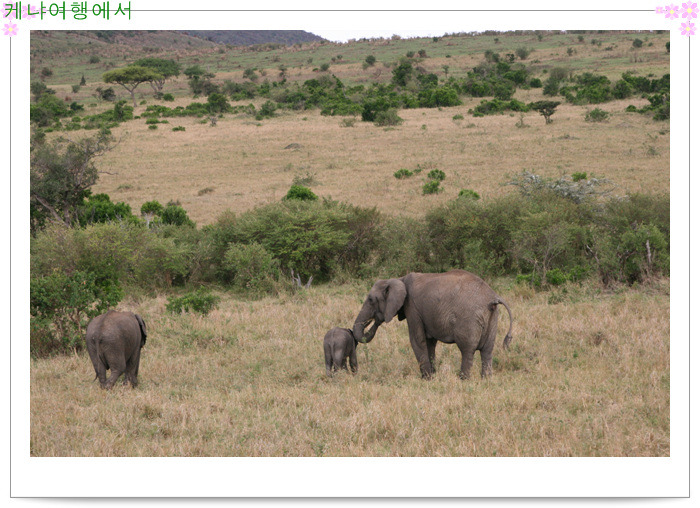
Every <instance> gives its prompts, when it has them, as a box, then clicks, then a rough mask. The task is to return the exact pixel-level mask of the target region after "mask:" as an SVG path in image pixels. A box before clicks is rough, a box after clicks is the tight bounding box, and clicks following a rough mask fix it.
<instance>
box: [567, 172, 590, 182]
mask: <svg viewBox="0 0 700 508" xmlns="http://www.w3.org/2000/svg"><path fill="white" fill-rule="evenodd" d="M571 179H572V180H573V181H574V182H580V181H581V180H587V179H588V173H586V172H577V173H571Z"/></svg>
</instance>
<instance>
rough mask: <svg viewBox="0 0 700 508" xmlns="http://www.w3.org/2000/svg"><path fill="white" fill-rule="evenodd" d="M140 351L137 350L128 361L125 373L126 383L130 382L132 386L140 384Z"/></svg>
mask: <svg viewBox="0 0 700 508" xmlns="http://www.w3.org/2000/svg"><path fill="white" fill-rule="evenodd" d="M139 357H140V351H137V352H136V354H135V355H134V356H132V357H131V358H130V359H129V361H128V362H127V363H126V373H125V374H124V384H127V383H130V384H131V387H132V388H136V385H137V384H138V381H137V376H138V374H139Z"/></svg>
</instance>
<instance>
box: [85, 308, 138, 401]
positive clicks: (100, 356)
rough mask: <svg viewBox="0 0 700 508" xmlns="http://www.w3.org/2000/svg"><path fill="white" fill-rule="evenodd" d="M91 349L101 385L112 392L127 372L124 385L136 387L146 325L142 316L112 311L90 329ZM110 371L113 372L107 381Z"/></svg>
mask: <svg viewBox="0 0 700 508" xmlns="http://www.w3.org/2000/svg"><path fill="white" fill-rule="evenodd" d="M85 341H86V342H87V350H88V354H89V355H90V360H92V366H93V367H94V368H95V374H96V377H97V378H98V379H99V380H100V386H101V387H102V388H106V389H107V390H109V389H110V388H112V387H113V386H114V383H116V382H117V379H118V378H119V376H121V375H122V373H124V384H126V383H127V382H128V383H131V386H132V387H136V376H138V373H139V360H140V358H141V348H142V347H143V345H144V344H145V343H146V324H145V323H144V322H143V319H141V316H139V315H138V314H133V313H131V312H117V311H115V310H110V311H109V312H107V313H106V314H102V315H101V316H97V317H96V318H94V319H93V320H92V321H90V323H89V324H88V327H87V335H86V337H85ZM107 369H109V370H110V371H111V373H110V376H109V379H107Z"/></svg>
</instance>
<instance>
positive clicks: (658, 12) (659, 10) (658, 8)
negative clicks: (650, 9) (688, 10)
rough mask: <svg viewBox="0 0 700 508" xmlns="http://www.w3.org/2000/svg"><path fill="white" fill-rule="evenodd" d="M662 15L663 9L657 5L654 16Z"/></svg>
mask: <svg viewBox="0 0 700 508" xmlns="http://www.w3.org/2000/svg"><path fill="white" fill-rule="evenodd" d="M663 13H664V8H663V6H661V5H659V6H658V7H657V8H656V14H663Z"/></svg>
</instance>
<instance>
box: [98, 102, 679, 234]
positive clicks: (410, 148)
mask: <svg viewBox="0 0 700 508" xmlns="http://www.w3.org/2000/svg"><path fill="white" fill-rule="evenodd" d="M540 96H541V95H540V92H539V91H535V90H531V91H528V92H523V91H520V92H519V95H518V98H519V99H521V100H539V99H538V97H540ZM643 102H644V101H643V100H641V99H637V100H626V101H619V102H613V103H607V104H604V105H602V106H601V107H602V109H605V110H606V111H609V112H611V114H612V115H611V119H610V120H609V121H607V122H603V123H590V122H586V121H585V120H584V116H585V113H586V110H587V108H586V107H582V106H571V105H567V104H562V105H561V106H559V108H558V109H557V112H556V113H555V115H554V117H553V119H554V123H553V124H551V125H545V122H544V119H543V118H542V117H541V116H539V115H538V113H536V112H531V113H527V114H526V115H525V117H524V123H525V124H526V125H527V126H528V127H527V128H518V127H516V124H517V123H518V121H519V115H508V114H506V115H495V116H488V117H483V118H473V117H472V116H471V115H469V114H467V109H468V108H469V107H471V106H474V105H476V104H477V103H478V102H477V99H472V100H470V102H469V103H468V104H465V105H464V106H460V107H455V108H444V109H442V110H439V109H415V110H402V111H400V115H401V117H402V118H404V119H405V120H406V121H405V123H404V124H403V125H401V126H400V127H396V128H389V129H384V128H379V127H375V126H374V125H373V124H370V123H366V122H356V123H355V125H354V127H342V126H341V119H340V118H338V117H326V116H321V115H320V114H319V113H318V111H306V112H300V113H291V112H288V113H282V114H280V115H279V116H278V117H277V118H274V119H270V120H265V121H262V122H256V121H254V120H253V119H252V118H250V117H245V116H238V117H236V116H227V117H225V118H223V119H220V120H219V121H218V124H217V126H216V127H211V126H210V125H209V124H208V123H205V124H202V123H200V120H199V119H195V118H178V119H170V124H160V125H159V128H158V130H156V131H149V130H148V127H147V125H146V124H145V122H144V121H143V120H135V121H131V122H128V123H126V124H123V125H122V126H120V127H119V128H115V129H113V132H114V133H115V135H116V136H118V137H119V136H121V137H123V140H122V142H121V144H120V145H119V146H118V147H117V149H115V150H114V151H112V152H110V153H108V154H107V155H106V156H104V157H103V158H102V159H101V160H100V161H99V163H100V166H101V167H102V168H104V169H105V170H106V171H108V172H109V173H111V174H103V175H102V176H101V177H100V180H99V182H98V184H97V185H96V186H95V192H106V193H107V194H109V195H110V197H112V199H113V200H114V201H125V202H127V203H128V204H130V205H131V206H132V209H134V210H135V211H138V210H139V209H140V207H141V205H142V204H143V203H144V202H146V201H151V200H153V199H157V200H159V201H161V202H163V203H165V202H167V201H169V200H179V201H180V202H181V203H182V206H183V207H184V208H185V209H186V210H187V211H188V213H189V215H190V217H191V218H192V219H193V220H194V221H195V222H197V224H200V225H203V224H209V223H212V222H214V221H215V220H216V218H217V217H218V216H219V215H220V214H221V213H222V212H223V211H224V210H226V209H231V210H233V211H235V212H242V211H245V210H248V209H250V208H253V207H254V206H256V205H260V204H264V203H268V202H273V201H278V200H280V199H281V198H282V197H283V196H284V195H285V194H286V192H287V190H288V189H289V187H290V185H291V183H292V180H293V179H294V177H295V176H297V175H304V174H306V173H313V174H315V175H316V180H317V182H316V183H315V184H314V185H312V189H313V190H314V192H316V193H317V194H319V195H321V196H331V197H333V198H334V199H338V200H342V201H348V202H351V203H353V204H355V205H361V206H377V207H378V208H379V209H380V210H383V211H386V212H388V213H392V214H396V213H403V214H410V215H414V216H419V215H422V214H424V213H425V211H427V210H428V209H430V208H432V207H434V206H435V205H437V204H439V203H443V202H445V201H447V200H450V199H453V198H454V197H456V196H457V194H458V192H459V190H460V189H462V188H470V189H473V190H475V191H477V192H478V193H479V194H480V195H481V196H482V197H483V198H486V199H488V198H489V197H491V196H494V195H497V194H499V193H502V192H511V189H510V188H505V189H504V187H503V186H502V185H503V183H504V182H506V181H507V180H508V176H509V175H510V176H512V175H515V174H516V173H519V172H521V171H522V170H528V171H531V172H535V173H538V174H541V175H546V176H559V175H561V174H569V175H570V174H572V173H574V172H587V173H588V174H589V175H591V174H593V175H596V176H599V177H600V176H604V177H606V178H609V179H611V180H613V181H614V182H615V183H616V184H617V185H618V186H619V190H618V192H619V193H620V194H623V193H625V192H651V193H654V192H662V191H668V189H669V168H670V162H669V138H670V136H669V135H668V123H667V122H653V121H651V120H650V119H649V118H648V117H645V116H643V115H639V114H636V113H625V112H624V111H623V110H624V108H625V107H626V106H627V105H628V104H630V103H637V104H638V105H642V104H643ZM144 107H145V106H140V108H144ZM137 112H139V111H138V110H137ZM456 114H462V115H463V116H464V120H457V121H455V120H453V119H452V117H453V116H455V115H456ZM177 125H182V126H184V127H185V128H186V131H184V132H173V131H172V130H171V129H172V127H175V126H177ZM293 143H295V144H297V145H299V146H298V147H296V148H289V149H285V147H287V146H289V145H291V144H293ZM418 165H420V166H421V167H436V168H439V169H441V170H443V171H444V172H445V173H446V174H447V179H446V180H445V182H444V183H443V187H444V189H445V190H444V192H443V193H441V194H439V195H433V196H422V195H421V186H422V183H423V180H424V179H425V173H426V172H424V173H423V174H421V175H418V176H416V177H413V178H409V179H406V180H397V179H395V178H394V177H393V173H394V172H395V171H396V170H398V169H400V168H408V169H415V168H416V167H417V166H418ZM125 184H128V186H129V188H126V189H125V188H124V185H125ZM203 188H212V189H213V191H212V192H209V193H206V194H201V195H200V194H199V192H198V191H199V190H201V189H203Z"/></svg>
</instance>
